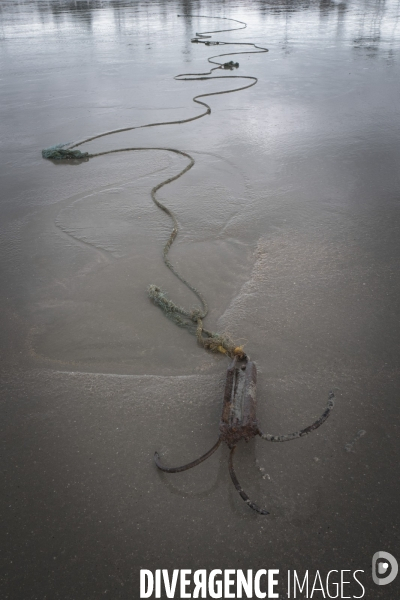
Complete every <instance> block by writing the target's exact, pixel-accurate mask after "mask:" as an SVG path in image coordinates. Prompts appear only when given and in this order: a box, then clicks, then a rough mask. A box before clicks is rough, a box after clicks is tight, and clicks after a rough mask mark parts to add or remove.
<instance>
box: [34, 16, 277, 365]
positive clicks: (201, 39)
mask: <svg viewBox="0 0 400 600" xmlns="http://www.w3.org/2000/svg"><path fill="white" fill-rule="evenodd" d="M180 16H182V15H178V17H180ZM197 17H199V18H209V17H206V15H197ZM211 18H213V19H221V20H226V21H234V22H236V23H239V24H241V25H242V27H237V28H230V29H217V30H214V31H203V32H202V33H196V37H195V38H192V40H191V41H192V43H197V44H205V45H207V46H211V45H212V46H216V45H220V46H229V45H235V46H251V47H253V48H254V49H255V50H252V51H250V50H245V51H242V52H228V53H223V54H219V55H216V56H211V57H209V58H208V62H209V63H210V64H214V65H217V66H216V67H213V68H211V69H210V71H208V72H207V73H182V74H180V75H176V76H175V77H174V79H175V80H177V81H203V80H209V79H247V80H250V81H251V83H248V84H246V85H243V86H241V87H236V88H232V89H229V90H221V91H218V92H209V93H207V94H198V95H196V96H194V97H193V102H195V103H196V104H200V105H201V106H203V107H204V108H205V109H206V110H205V111H204V112H202V113H201V114H199V115H196V116H194V117H190V118H188V119H181V120H178V121H162V122H156V123H147V124H146V125H138V126H133V127H123V128H121V129H113V130H112V131H106V132H104V133H100V134H97V135H94V136H91V137H88V138H85V139H84V140H80V141H78V142H74V143H70V144H58V145H56V146H51V147H50V148H46V149H44V150H42V156H43V158H47V159H50V160H57V161H58V160H65V159H67V160H68V159H74V160H77V159H78V160H80V159H86V160H87V159H89V158H95V157H97V156H104V155H106V154H114V153H116V152H131V151H143V150H160V151H164V152H174V153H175V154H179V155H180V156H183V157H184V158H186V159H188V161H189V162H188V164H187V165H186V167H185V168H184V169H182V170H181V171H180V172H179V173H178V174H177V175H174V176H173V177H169V178H168V179H165V180H164V181H162V182H161V183H159V184H157V185H155V186H154V187H153V188H152V190H151V197H152V200H153V202H154V203H155V204H156V206H158V208H160V209H161V210H163V211H164V212H165V213H166V214H167V215H168V216H169V217H170V219H171V220H172V223H173V229H172V232H171V234H170V236H169V238H168V241H167V242H166V244H165V246H164V250H163V259H164V263H165V264H166V266H167V267H168V268H169V269H170V270H171V271H172V273H173V274H174V275H175V276H176V277H177V278H178V279H179V280H180V281H181V282H182V283H183V284H184V285H186V287H187V288H189V289H190V290H191V291H192V292H193V293H194V294H195V296H196V297H197V298H198V300H199V301H200V305H201V307H200V308H196V309H193V310H186V309H184V308H182V307H180V306H178V305H177V304H175V303H174V302H173V301H172V300H170V299H169V298H168V297H167V296H166V294H165V293H164V292H163V291H162V290H161V289H160V288H159V287H158V286H156V285H150V286H149V289H148V293H149V296H150V298H152V300H153V301H154V302H155V304H157V305H158V306H159V307H160V308H162V310H163V311H164V312H165V314H166V315H167V316H168V317H169V318H170V319H171V320H172V321H174V322H175V323H176V324H177V325H179V326H180V327H185V328H186V329H188V330H189V331H191V333H193V334H195V335H196V337H197V340H198V342H199V344H201V345H202V346H203V347H204V348H206V349H208V350H211V351H213V352H221V353H223V354H227V355H228V356H229V357H231V358H233V357H234V356H238V357H239V358H246V355H245V353H244V351H243V347H242V346H239V345H237V344H235V343H234V342H233V341H232V340H231V339H230V338H229V336H228V335H226V334H222V335H220V334H218V333H214V332H211V331H208V330H207V329H205V328H204V326H203V320H204V318H205V317H206V316H207V313H208V304H207V301H206V299H205V298H204V296H203V294H202V293H201V292H200V291H199V290H198V289H197V288H196V287H194V286H193V285H192V284H191V283H189V282H188V281H187V280H186V279H185V278H184V277H183V276H182V275H181V274H180V273H179V272H178V271H177V270H176V268H175V267H174V266H173V264H172V263H171V262H170V260H169V258H168V254H169V251H170V249H171V246H172V244H173V242H174V241H175V238H176V237H177V235H178V231H179V227H178V221H177V219H176V217H175V215H174V214H173V212H172V211H171V210H170V209H169V208H167V207H166V206H165V205H164V204H162V203H161V202H160V201H159V200H158V199H157V196H156V193H157V192H158V190H160V189H161V188H162V187H163V186H165V185H168V184H169V183H172V182H173V181H176V180H177V179H179V178H180V177H182V175H184V174H185V173H187V171H189V170H190V169H191V168H192V167H193V165H194V164H195V160H194V158H193V157H192V156H191V155H190V154H188V153H187V152H183V151H182V150H178V149H176V148H160V147H157V148H142V147H133V148H120V149H117V150H108V151H105V152H97V153H92V154H90V153H89V152H82V151H81V150H77V148H78V147H79V146H82V145H83V144H86V143H88V142H92V141H94V140H97V139H100V138H102V137H105V136H108V135H114V134H116V133H123V132H126V131H133V130H134V129H145V128H147V127H159V126H163V125H180V124H182V123H189V122H190V121H195V120H197V119H201V118H203V117H205V116H206V115H210V114H211V107H210V106H209V104H207V103H206V102H204V101H203V100H200V98H207V97H211V96H218V95H222V94H231V93H233V92H238V91H241V90H245V89H248V88H250V87H252V86H253V85H255V84H256V83H257V81H258V79H257V77H251V76H248V75H224V76H220V75H216V76H215V75H212V73H213V71H215V70H217V69H224V70H230V71H232V70H233V69H237V68H238V67H239V63H237V62H236V63H235V62H233V61H232V60H231V61H229V62H224V63H221V62H218V61H216V60H213V59H217V58H221V57H224V56H234V55H239V54H255V53H259V52H268V49H267V48H263V47H261V46H257V45H256V44H252V43H244V42H243V43H242V42H223V41H222V42H221V41H211V40H210V39H208V38H211V36H210V35H206V34H213V33H221V32H226V31H236V30H238V29H245V28H246V27H247V25H246V23H244V22H243V21H238V20H237V19H229V18H227V17H211Z"/></svg>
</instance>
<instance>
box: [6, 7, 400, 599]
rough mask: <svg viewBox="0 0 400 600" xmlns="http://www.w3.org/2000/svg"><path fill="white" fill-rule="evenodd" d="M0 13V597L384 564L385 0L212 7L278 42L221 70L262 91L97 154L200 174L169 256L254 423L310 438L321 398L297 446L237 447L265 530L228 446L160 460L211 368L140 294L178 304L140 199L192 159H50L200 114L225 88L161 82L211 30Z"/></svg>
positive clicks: (390, 137) (392, 98)
mask: <svg viewBox="0 0 400 600" xmlns="http://www.w3.org/2000/svg"><path fill="white" fill-rule="evenodd" d="M2 9H3V10H2V15H1V21H2V36H3V37H2V46H1V52H2V57H3V69H2V73H3V74H2V80H1V81H0V93H1V94H2V103H1V109H0V110H2V112H3V119H2V127H3V130H4V134H3V136H2V139H3V144H2V150H1V151H2V153H3V161H2V163H1V164H2V182H3V185H2V189H3V195H2V207H1V219H0V222H1V225H0V227H1V245H2V275H1V283H2V285H1V290H2V291H1V296H0V303H1V309H2V310H1V322H2V336H1V350H2V357H3V360H2V373H3V375H2V383H1V385H2V398H3V407H4V408H3V411H4V412H3V415H4V418H3V419H2V426H1V435H2V439H3V441H4V447H5V455H4V456H5V458H4V467H5V469H7V472H6V475H5V478H6V486H5V490H6V493H7V494H8V496H7V502H6V503H5V505H4V506H5V507H6V511H7V512H6V513H5V515H6V516H5V517H4V522H5V523H6V525H7V526H6V528H5V529H6V530H5V532H4V534H3V535H4V540H3V542H4V543H3V547H4V548H5V556H6V564H5V572H6V573H7V579H6V584H5V591H4V592H3V595H4V597H6V596H7V595H9V596H10V597H13V598H17V597H24V598H27V597H30V596H32V597H33V596H34V595H35V594H36V595H43V594H47V595H51V596H52V597H55V598H57V597H60V598H69V597H71V598H72V597H73V598H74V599H75V600H78V599H79V600H80V599H82V600H90V599H91V598H93V599H94V598H96V599H97V598H98V597H99V596H100V595H102V594H109V595H110V596H113V597H114V598H128V597H129V598H131V597H136V596H137V595H138V577H139V569H140V567H144V568H150V569H155V568H224V567H226V568H235V567H234V565H236V564H238V567H237V568H242V569H246V568H252V569H257V568H269V567H271V568H272V567H277V568H280V569H281V570H282V572H284V571H285V570H286V569H288V568H291V569H293V568H297V569H299V570H301V569H306V568H311V567H312V566H313V565H317V564H318V567H319V568H320V569H321V570H329V569H334V568H339V569H340V568H352V566H349V565H352V564H353V562H354V564H356V565H357V568H360V569H364V570H365V572H366V574H367V573H368V574H369V570H370V561H371V556H372V554H373V553H374V552H375V551H377V550H378V549H379V548H383V549H385V550H387V551H389V552H390V551H392V552H394V550H395V538H394V534H393V531H394V530H393V524H394V521H395V519H396V517H395V515H397V514H398V500H397V498H398V487H397V486H398V483H397V482H398V467H397V458H396V457H397V455H398V447H397V442H396V441H395V440H396V439H397V438H396V423H397V421H398V402H397V396H398V384H399V382H398V366H397V365H398V354H399V352H398V351H399V342H398V339H399V331H398V324H399V319H398V316H399V306H398V298H399V291H400V290H399V287H400V286H399V280H398V275H397V272H398V259H399V239H400V237H399V235H398V234H399V214H398V213H399V204H398V189H399V181H398V175H397V172H398V163H399V158H400V156H399V154H400V144H399V141H400V140H399V131H398V128H397V127H396V123H397V120H398V101H397V98H398V97H399V91H400V90H399V81H400V78H399V62H398V61H399V35H400V34H399V31H400V30H398V28H397V20H398V17H399V15H398V8H397V7H396V6H395V3H392V2H387V3H385V5H382V4H381V3H372V4H370V5H368V6H365V5H364V4H361V3H354V4H352V5H345V4H343V3H340V4H335V3H316V4H313V3H312V4H310V5H307V6H305V5H304V4H302V3H297V2H295V3H292V4H290V5H285V6H283V5H282V6H281V5H270V4H268V3H264V2H256V1H255V2H254V3H250V4H249V3H246V4H242V3H239V4H238V5H237V6H235V7H229V6H226V5H222V4H219V3H206V4H204V3H203V5H202V9H201V13H202V14H210V16H213V15H215V16H226V17H232V18H236V19H239V20H240V19H241V20H246V21H247V22H248V28H247V30H243V31H241V32H236V33H235V32H232V33H229V32H227V33H225V34H218V35H217V37H220V36H223V38H224V39H225V40H226V41H235V40H238V41H241V42H246V43H247V42H255V43H258V44H260V45H262V46H263V45H266V46H267V47H268V48H269V53H268V54H266V55H258V56H257V55H256V56H249V57H246V58H243V60H242V59H241V60H240V61H239V62H240V68H239V71H238V74H239V72H240V73H243V74H245V75H250V76H255V77H257V78H258V80H259V81H258V84H257V85H256V86H254V87H252V88H251V89H249V90H246V91H241V92H238V93H237V94H228V95H225V96H221V97H218V96H215V97H213V99H212V102H210V104H211V107H212V113H211V115H210V116H208V117H205V118H203V119H200V120H198V121H195V122H192V123H187V124H184V125H177V126H171V127H170V128H164V130H163V131H162V132H161V131H159V130H158V131H155V130H151V129H148V130H136V131H133V132H126V133H122V134H121V135H120V136H118V139H117V140H114V139H108V138H103V139H101V140H97V141H95V142H93V143H92V144H89V145H88V150H89V151H90V152H100V151H105V150H110V149H113V148H116V147H124V146H126V147H128V146H132V145H135V146H153V147H154V146H160V145H162V146H165V147H177V148H180V149H182V150H183V151H185V152H188V153H189V154H191V155H193V156H194V157H195V159H196V165H195V167H194V168H193V169H192V170H191V171H190V172H188V173H187V174H186V175H185V176H184V177H182V178H181V179H180V180H178V181H176V182H174V183H173V184H172V185H171V186H169V187H168V189H167V188H163V189H162V190H160V199H161V201H162V202H163V203H165V205H166V206H168V207H170V208H171V209H172V210H173V211H174V214H176V216H177V218H178V220H179V225H180V236H179V237H178V239H177V241H176V245H175V246H174V247H173V250H172V252H171V260H172V261H173V263H174V264H175V265H176V266H177V268H179V270H180V271H181V272H182V273H183V274H184V275H185V276H186V277H188V278H189V279H190V280H191V281H193V283H194V284H195V285H196V286H198V287H199V288H200V289H201V291H202V292H203V293H204V295H205V296H206V298H207V301H208V303H209V305H210V315H209V317H208V318H207V321H206V326H207V328H210V329H213V330H220V331H227V332H229V333H230V334H231V335H233V336H234V337H235V338H237V339H241V340H243V342H244V343H245V344H246V350H247V351H248V352H249V354H250V356H251V357H252V358H253V359H254V360H256V362H257V366H258V371H259V379H258V403H259V406H258V412H259V419H260V421H261V422H263V423H266V424H268V430H270V431H273V432H275V431H276V432H278V433H279V432H286V431H291V430H293V431H294V430H296V429H298V428H300V427H302V426H305V425H307V424H308V423H309V422H311V421H312V420H313V419H314V418H316V417H318V416H319V414H320V413H321V409H323V407H324V405H325V403H326V399H327V396H328V392H329V390H330V389H334V390H335V395H336V397H337V407H336V409H335V413H334V414H333V415H332V416H331V417H330V421H328V422H327V423H326V424H324V426H323V427H322V428H321V429H320V430H319V431H318V433H315V434H314V435H315V437H314V438H313V439H311V438H310V440H299V441H298V442H293V445H292V446H291V447H289V448H286V447H285V448H270V447H265V446H266V444H263V443H262V442H257V443H255V442H254V441H253V442H251V443H249V444H248V445H244V444H243V445H241V446H239V447H238V451H237V453H236V454H237V458H235V460H237V471H238V476H239V480H240V481H241V483H243V485H244V487H245V489H246V491H248V493H249V495H251V497H252V498H254V499H255V500H257V502H258V503H259V504H260V505H262V506H267V507H268V510H269V511H270V513H271V514H270V516H269V517H267V518H265V517H257V516H256V515H254V514H251V511H249V510H248V509H247V507H246V506H242V505H243V504H244V503H243V502H242V501H241V500H240V498H237V497H236V496H237V493H236V491H235V490H234V489H231V483H230V482H229V480H228V475H227V472H226V459H227V456H226V451H225V449H220V450H218V453H217V454H216V455H215V456H214V457H212V458H211V459H210V460H209V461H208V462H207V463H205V464H204V465H202V466H200V467H199V468H198V470H196V471H193V473H190V472H189V473H187V474H181V475H176V476H171V477H170V478H168V476H165V475H162V474H159V473H158V472H157V471H156V469H155V468H154V465H153V464H152V454H153V452H154V450H156V449H157V450H159V451H160V453H162V455H163V457H165V459H166V461H168V463H170V464H175V463H176V464H180V463H184V462H185V461H189V460H191V459H194V458H196V457H197V456H198V455H200V454H201V453H202V452H205V451H206V450H207V449H208V448H209V447H210V446H211V445H212V443H213V442H214V441H215V435H216V432H217V430H218V421H219V417H220V411H221V404H222V390H223V384H224V373H225V369H226V366H227V361H226V359H224V358H223V357H221V358H220V357H215V356H213V355H210V354H207V353H205V352H204V350H203V349H202V348H200V347H198V346H197V345H196V342H195V339H194V338H193V337H192V336H190V335H189V334H188V333H187V332H185V331H183V330H181V329H179V328H177V327H176V326H175V325H174V324H173V323H170V322H169V321H168V320H167V319H165V317H164V315H163V314H162V313H161V312H160V311H159V310H158V309H157V308H156V307H154V306H153V305H152V304H151V303H150V302H149V301H148V299H147V296H146V289H147V286H148V285H149V284H150V283H156V284H159V285H161V286H163V287H164V288H165V289H166V290H167V291H168V292H169V293H170V295H171V296H172V297H173V298H174V300H175V301H177V302H179V303H181V304H182V305H184V306H187V307H190V306H191V305H193V303H195V302H196V300H195V299H194V298H193V295H192V294H191V292H189V291H187V290H185V288H184V287H183V286H182V285H181V284H180V283H179V282H178V283H177V282H176V280H175V279H174V277H173V275H172V274H171V273H169V272H168V270H167V269H166V268H165V266H164V264H163V262H162V248H163V245H164V243H165V241H166V239H167V238H168V235H169V232H170V222H169V221H168V219H167V218H166V216H165V215H163V214H162V213H160V211H158V210H157V208H156V207H155V206H154V205H153V204H152V201H151V197H150V190H151V188H152V187H153V186H154V185H156V184H157V183H158V182H159V181H161V180H163V179H165V178H166V177H169V176H172V175H173V174H174V173H176V172H178V171H179V170H180V169H181V168H182V161H181V160H180V158H179V157H173V156H168V155H166V154H165V155H164V154H162V153H156V152H153V153H152V152H145V153H141V155H139V154H138V153H135V156H132V154H131V155H122V154H120V155H115V156H114V155H110V156H109V157H100V158H98V159H95V160H90V161H89V162H85V163H82V164H68V165H61V164H60V165H53V164H50V163H49V162H46V161H44V160H43V159H42V158H41V157H40V150H41V148H45V147H48V146H50V145H52V144H55V143H60V142H67V141H71V140H78V139H82V138H83V137H89V136H91V135H95V134H96V133H98V132H99V131H104V130H109V129H115V128H119V127H124V126H129V125H131V124H132V125H134V126H136V125H142V124H144V123H147V122H153V121H154V120H160V121H162V120H172V119H185V118H190V117H191V116H193V115H194V114H196V111H200V108H198V109H196V108H194V106H193V104H192V101H191V99H192V97H193V95H194V94H201V93H206V92H213V91H216V90H217V89H220V83H218V82H209V81H203V82H177V81H174V80H173V77H174V76H175V75H176V74H177V73H184V72H201V71H203V70H206V68H208V67H207V66H206V65H207V57H208V56H211V55H213V54H217V52H215V48H210V47H205V46H202V45H199V44H191V43H190V39H191V37H193V36H194V34H195V33H196V31H199V30H200V31H202V30H206V29H213V28H215V21H214V22H213V21H212V19H209V20H207V19H200V18H184V19H183V18H182V19H177V17H176V15H177V14H178V13H179V14H181V13H182V12H183V10H182V5H181V3H176V4H175V3H173V4H171V3H168V4H167V3H163V2H154V3H151V4H150V5H149V4H145V3H137V2H133V3H124V2H113V3H111V2H110V3H109V2H101V3H100V2H94V1H93V2H89V3H82V2H78V3H71V2H67V1H65V2H64V1H60V2H47V1H37V2H22V3H18V4H15V3H11V2H5V3H3V5H2ZM196 10H197V5H195V4H193V6H192V4H191V3H189V4H187V12H188V14H190V13H191V12H195V11H196ZM228 60H230V58H229V57H228ZM85 150H86V148H85ZM360 431H365V432H366V433H365V434H363V436H362V438H360V439H359V440H358V441H357V444H354V445H353V446H352V451H351V452H349V451H346V448H347V447H348V446H349V444H351V443H352V442H353V441H354V439H355V438H356V436H357V434H358V432H360ZM270 446H272V444H271V445H270ZM279 446H280V445H279ZM282 446H285V444H283V445H282ZM289 446H290V445H289ZM172 477H174V478H173V479H172ZM384 490H385V491H384ZM10 498H11V500H10ZM10 505H11V506H10ZM10 510H11V512H12V515H13V520H10V518H9V515H10V512H9V511H10ZM166 515H167V516H168V518H166ZM263 519H264V520H263ZM265 519H266V520H265ZM177 534H179V537H180V543H179V544H177V542H176V540H177ZM10 540H11V542H10ZM21 548H23V550H21ZM305 548H307V552H305V551H304V549H305ZM394 553H395V552H394ZM11 561H13V562H12V563H11ZM352 561H353V562H352ZM23 565H24V566H23ZM27 565H30V566H27ZM53 565H54V568H53ZM338 565H341V566H338ZM342 565H343V567H342ZM363 582H364V585H365V586H366V588H367V591H368V593H369V594H370V595H371V594H372V595H371V597H373V598H388V599H389V598H390V600H392V596H391V595H390V594H392V591H390V590H386V589H385V588H384V587H383V588H382V589H379V590H378V591H377V588H376V587H375V586H374V584H373V583H372V581H371V582H370V580H369V579H368V577H367V575H366V576H365V580H364V581H363ZM388 587H390V586H388ZM280 591H281V593H282V594H283V593H284V587H282V589H281V590H280ZM355 593H356V594H359V589H357V590H355ZM349 594H350V592H349ZM388 594H389V595H388ZM367 597H368V596H367Z"/></svg>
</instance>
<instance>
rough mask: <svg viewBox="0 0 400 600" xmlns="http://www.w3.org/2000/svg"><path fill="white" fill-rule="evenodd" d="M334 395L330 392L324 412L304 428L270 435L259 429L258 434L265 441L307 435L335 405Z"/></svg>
mask: <svg viewBox="0 0 400 600" xmlns="http://www.w3.org/2000/svg"><path fill="white" fill-rule="evenodd" d="M334 397H335V395H334V393H333V392H330V394H329V400H328V404H327V408H326V409H325V411H324V413H323V414H322V415H321V416H320V418H319V419H317V420H316V421H315V423H313V424H312V425H309V426H308V427H306V428H305V429H301V430H300V431H295V432H294V433H289V434H288V435H271V434H270V433H263V432H262V431H259V434H260V436H261V437H262V439H263V440H267V442H290V441H291V440H296V439H297V438H301V437H304V436H305V435H308V434H309V433H311V431H314V429H317V427H320V426H321V425H322V423H324V422H325V421H326V419H327V418H328V417H329V415H330V413H331V410H332V409H333V407H334V405H335V403H334V402H333V398H334Z"/></svg>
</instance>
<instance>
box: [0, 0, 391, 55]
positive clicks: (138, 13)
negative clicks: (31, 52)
mask: <svg viewBox="0 0 400 600" xmlns="http://www.w3.org/2000/svg"><path fill="white" fill-rule="evenodd" d="M241 4H243V6H241ZM399 6H400V5H399V0H386V1H385V0H375V1H360V2H355V3H352V4H351V5H350V4H347V3H345V2H334V1H332V0H319V1H318V2H306V1H304V0H292V1H286V2H273V1H269V2H265V1H264V0H258V1H257V0H255V1H254V2H252V3H251V5H250V10H249V4H248V3H244V2H239V3H238V4H236V5H235V6H234V7H233V6H230V5H229V4H228V3H225V2H210V1H208V2H192V1H190V0H185V1H181V2H170V1H169V0H168V1H167V0H158V1H156V2H154V1H152V2H150V1H147V2H130V1H129V2H128V1H125V0H109V1H107V0H87V1H83V0H58V1H51V2H50V1H48V0H46V1H40V0H38V1H36V2H32V1H31V2H28V1H27V2H18V3H15V2H4V3H2V7H1V13H0V14H1V21H2V27H1V29H2V39H3V41H11V40H12V39H15V38H18V37H20V36H22V35H26V33H29V36H30V37H32V36H35V35H38V36H40V35H43V34H44V33H45V34H47V35H48V34H50V33H51V31H52V30H58V31H60V30H65V31H68V30H69V29H71V28H74V29H76V28H78V29H79V28H82V30H83V31H85V34H87V33H88V32H89V33H91V34H92V35H93V36H95V37H98V36H100V37H101V36H104V35H105V33H106V32H107V31H108V32H109V33H111V34H113V35H116V34H119V35H121V36H123V35H129V34H130V33H132V31H135V32H136V33H137V32H138V31H139V30H140V33H141V34H142V37H143V36H145V35H146V34H147V36H151V35H154V34H156V33H160V34H161V35H162V34H163V33H164V35H169V34H170V33H171V34H173V28H171V26H167V24H168V21H170V20H171V18H172V17H173V16H175V15H176V14H177V13H179V14H182V15H183V16H185V18H184V19H182V21H183V24H184V27H185V29H186V33H187V36H186V38H185V45H184V48H183V53H184V54H185V57H186V60H190V56H191V51H192V49H191V44H190V41H189V38H190V36H192V35H194V34H195V33H196V29H197V28H200V29H201V27H202V26H203V24H205V20H204V19H198V18H196V17H193V18H190V15H192V14H194V15H196V14H206V15H210V16H211V17H212V16H226V17H232V18H243V15H244V14H245V15H246V20H247V22H248V25H249V27H250V26H252V25H257V26H258V28H259V27H260V25H261V26H262V30H263V33H264V41H265V40H266V41H267V42H268V43H269V44H278V45H279V46H280V47H281V49H282V51H283V52H284V54H289V53H290V52H291V51H292V50H293V49H294V48H295V47H296V46H299V45H302V44H303V43H304V42H305V41H307V44H310V43H312V42H313V40H317V39H318V40H320V36H321V34H322V35H323V36H324V38H325V40H326V43H327V44H329V43H331V42H335V43H336V44H337V43H341V44H343V45H345V46H352V47H353V48H354V49H355V50H356V51H362V52H365V53H366V54H367V55H368V56H369V57H376V56H378V55H379V53H380V52H383V53H384V55H385V57H386V58H389V57H390V59H391V60H394V56H395V53H396V50H398V48H399V45H400V30H399V28H398V20H399V12H400V8H399ZM305 12H307V13H308V14H307V19H303V17H302V15H303V14H304V13H305ZM144 17H148V25H147V26H146V27H145V25H144ZM166 26H167V27H166ZM253 33H254V32H253ZM242 34H243V33H242ZM225 35H227V34H225ZM244 35H245V34H244ZM167 41H168V43H171V38H169V39H168V40H167Z"/></svg>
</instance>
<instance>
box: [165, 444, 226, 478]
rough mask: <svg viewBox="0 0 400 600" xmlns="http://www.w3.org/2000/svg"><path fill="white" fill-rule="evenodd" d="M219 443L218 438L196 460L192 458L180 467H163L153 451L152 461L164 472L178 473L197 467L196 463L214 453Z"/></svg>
mask: <svg viewBox="0 0 400 600" xmlns="http://www.w3.org/2000/svg"><path fill="white" fill-rule="evenodd" d="M220 444H221V440H220V439H218V441H217V443H216V444H214V446H213V447H212V448H211V450H209V451H208V452H206V453H205V454H203V456H200V458H198V459H197V460H194V461H193V462H190V463H188V464H187V465H183V466H182V467H164V466H163V465H162V464H161V463H160V455H159V454H158V452H155V453H154V462H155V463H156V465H157V467H158V468H159V469H161V471H165V472H166V473H180V472H181V471H187V470H188V469H192V468H193V467H197V465H199V464H200V463H202V462H203V461H205V460H207V458H209V457H210V456H211V455H212V454H214V452H215V451H216V450H217V448H218V447H219V445H220Z"/></svg>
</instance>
